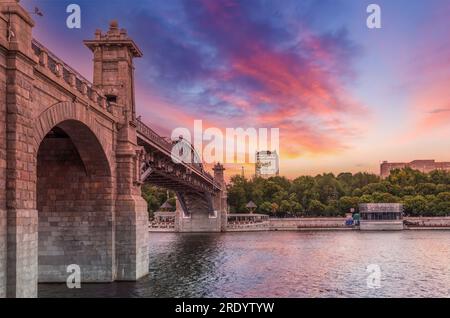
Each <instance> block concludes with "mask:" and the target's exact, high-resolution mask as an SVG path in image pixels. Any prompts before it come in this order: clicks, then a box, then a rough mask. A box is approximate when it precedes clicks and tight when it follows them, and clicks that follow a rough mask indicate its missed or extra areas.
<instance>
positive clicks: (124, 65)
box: [84, 21, 149, 280]
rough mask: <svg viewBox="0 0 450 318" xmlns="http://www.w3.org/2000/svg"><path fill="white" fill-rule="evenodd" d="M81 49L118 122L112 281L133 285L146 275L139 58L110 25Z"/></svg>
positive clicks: (135, 49) (132, 45) (137, 51)
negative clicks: (89, 59) (114, 272)
mask: <svg viewBox="0 0 450 318" xmlns="http://www.w3.org/2000/svg"><path fill="white" fill-rule="evenodd" d="M84 44H85V45H86V46H87V47H88V48H89V49H90V50H91V51H92V52H93V55H94V59H93V65H94V79H93V84H94V87H95V88H96V89H98V90H99V91H101V93H102V94H103V95H105V96H106V99H107V104H108V106H109V107H110V109H111V112H112V114H113V115H115V116H116V117H117V118H118V123H117V130H118V131H117V148H116V150H115V154H116V158H115V159H116V173H117V176H116V177H117V183H118V184H117V200H116V215H115V217H116V233H115V235H116V256H117V264H116V266H117V277H116V280H136V279H138V278H139V277H141V276H143V275H144V274H146V273H148V262H149V260H148V239H147V238H148V212H147V203H146V201H145V200H144V199H143V198H142V196H141V181H140V175H139V173H140V167H139V165H140V157H141V156H142V154H143V149H142V147H140V146H138V144H137V134H136V108H135V91H134V64H133V59H134V58H139V57H142V52H141V51H140V49H139V48H138V46H137V45H136V44H135V43H134V41H133V40H132V39H130V38H129V37H128V35H127V31H126V30H125V29H119V25H118V22H117V21H112V22H111V23H110V26H109V30H108V31H107V32H106V33H103V32H102V31H100V30H97V31H96V32H95V39H93V40H86V41H84Z"/></svg>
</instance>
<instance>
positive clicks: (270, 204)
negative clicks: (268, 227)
mask: <svg viewBox="0 0 450 318" xmlns="http://www.w3.org/2000/svg"><path fill="white" fill-rule="evenodd" d="M227 190H228V204H229V207H230V212H231V213H237V212H240V213H242V212H246V211H247V209H246V207H245V206H246V204H247V203H248V202H249V201H253V202H254V203H255V204H256V205H257V208H256V211H255V212H257V213H263V214H269V215H272V216H297V217H307V216H344V215H345V213H348V212H349V211H350V210H351V209H355V211H357V209H358V204H359V203H402V204H403V205H404V211H405V214H406V215H410V216H446V215H450V172H447V171H442V170H435V171H432V172H431V173H428V174H427V173H422V172H420V171H418V170H413V169H411V168H404V169H396V170H393V171H392V172H391V174H390V176H389V177H388V178H386V179H383V180H382V179H380V177H379V176H377V175H375V174H370V173H364V172H359V173H356V174H352V173H341V174H339V175H337V176H335V175H334V174H332V173H324V174H320V175H317V176H315V177H312V176H301V177H298V178H296V179H294V180H289V179H287V178H285V177H280V176H277V177H270V178H268V179H263V178H257V177H253V178H251V179H247V178H245V177H243V176H240V175H236V176H233V177H232V178H231V180H230V182H229V184H228V187H227Z"/></svg>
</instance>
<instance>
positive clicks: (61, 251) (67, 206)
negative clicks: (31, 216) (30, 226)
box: [37, 137, 113, 282]
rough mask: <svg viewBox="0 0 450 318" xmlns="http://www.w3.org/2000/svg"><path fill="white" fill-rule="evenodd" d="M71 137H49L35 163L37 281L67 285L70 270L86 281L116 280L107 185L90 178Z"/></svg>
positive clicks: (89, 168) (94, 177)
mask: <svg viewBox="0 0 450 318" xmlns="http://www.w3.org/2000/svg"><path fill="white" fill-rule="evenodd" d="M88 164H89V162H83V160H82V159H81V158H80V155H79V153H78V151H77V149H76V147H75V145H74V144H73V142H72V141H71V139H70V138H68V137H66V138H48V137H47V138H45V139H44V140H43V142H42V144H41V146H40V149H39V153H38V163H37V176H38V179H37V207H38V211H39V212H38V213H39V216H38V219H39V254H38V255H39V257H38V268H39V282H64V281H66V278H67V275H68V274H67V272H66V269H67V266H68V265H70V264H77V265H79V266H80V268H81V280H82V282H102V281H106V282H108V281H112V279H113V277H112V275H113V274H112V273H113V269H112V266H113V264H112V239H111V232H112V222H111V215H110V205H111V204H110V201H109V200H108V197H109V194H108V193H107V192H105V191H106V189H108V180H105V179H104V178H103V177H98V176H96V175H95V174H93V173H92V167H89V166H86V165H88Z"/></svg>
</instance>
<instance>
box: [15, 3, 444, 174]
mask: <svg viewBox="0 0 450 318" xmlns="http://www.w3.org/2000/svg"><path fill="white" fill-rule="evenodd" d="M21 3H22V4H23V5H24V6H26V7H27V8H29V10H30V11H32V10H33V8H34V7H35V6H37V7H39V8H40V10H41V11H42V12H43V13H44V16H43V17H38V16H33V18H34V19H35V21H36V27H35V28H34V37H35V38H36V39H38V40H39V41H40V42H42V43H43V44H45V45H46V46H47V47H48V48H49V49H51V50H52V51H53V52H54V53H55V54H56V55H58V56H59V57H60V58H62V59H63V60H64V61H65V62H67V63H68V64H70V65H71V66H73V67H74V68H76V69H77V70H79V71H80V73H82V74H83V75H85V76H86V77H87V78H89V79H91V78H92V61H91V60H92V55H91V52H90V51H89V50H88V49H87V48H85V47H84V46H83V44H82V40H84V39H90V38H93V35H94V32H95V29H97V28H98V29H102V30H103V31H106V30H107V28H108V25H109V21H110V20H112V19H117V20H118V21H119V26H120V27H121V28H122V27H123V28H126V29H127V30H128V34H129V35H130V37H132V38H133V39H134V40H135V42H136V43H137V44H138V46H139V47H140V48H141V50H142V51H143V52H144V57H143V58H141V59H139V60H136V61H135V64H136V96H137V109H138V113H139V114H141V115H142V117H143V119H144V121H145V122H147V123H148V124H149V125H150V126H151V127H154V128H155V130H157V131H158V132H159V133H161V134H162V135H170V132H171V130H172V129H173V128H176V127H187V128H192V127H193V121H194V119H201V120H203V122H204V125H205V126H206V127H208V126H214V127H218V128H220V129H225V128H227V127H230V128H234V127H243V128H247V127H255V128H259V127H266V128H271V127H275V128H279V129H280V148H281V158H280V173H281V174H282V175H285V176H287V177H290V178H291V177H296V176H298V175H303V174H308V175H314V174H317V173H322V172H334V173H339V172H344V171H349V172H356V171H369V172H376V173H378V171H379V163H380V162H381V161H382V160H388V161H411V160H414V159H436V160H439V161H450V147H449V146H450V141H449V137H450V1H448V0H413V1H412V0H395V1H392V0H389V1H388V0H387V1H380V0H370V1H365V0H353V1H349V0H315V1H313V0H309V1H303V0H281V1H280V0H265V1H264V0H260V1H256V0H245V1H237V0H223V1H222V0H221V1H218V0H214V1H213V0H199V1H193V0H165V1H163V0H160V1H150V0H149V1H143V0H127V1H123V0H109V1H102V0H83V1H81V0H70V1H64V0H58V1H56V0H22V1H21ZM70 3H77V4H79V5H80V6H81V9H82V28H81V29H79V30H75V29H74V30H71V29H68V28H67V27H66V24H65V20H66V18H67V16H68V14H67V13H65V9H66V7H67V5H68V4H70ZM370 3H377V4H379V5H380V6H381V9H382V28H381V29H368V28H367V27H366V18H367V16H368V14H367V13H366V7H367V6H368V5H369V4H370ZM239 167H240V166H239ZM239 167H237V168H239ZM239 170H240V168H239ZM229 171H230V172H232V171H234V170H233V169H229ZM252 173H254V169H253V168H252V167H250V166H247V170H246V174H248V175H250V174H252Z"/></svg>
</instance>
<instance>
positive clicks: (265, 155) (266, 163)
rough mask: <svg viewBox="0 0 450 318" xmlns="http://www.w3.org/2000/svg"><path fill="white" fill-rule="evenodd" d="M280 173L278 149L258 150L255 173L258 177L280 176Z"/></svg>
mask: <svg viewBox="0 0 450 318" xmlns="http://www.w3.org/2000/svg"><path fill="white" fill-rule="evenodd" d="M279 173H280V170H279V157H278V154H277V152H276V151H268V150H265V151H257V152H256V164H255V175H256V176H257V177H263V178H268V177H273V176H278V175H279Z"/></svg>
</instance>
